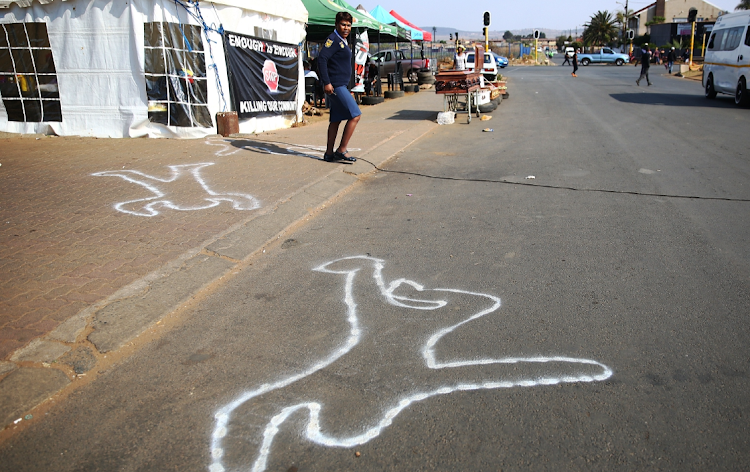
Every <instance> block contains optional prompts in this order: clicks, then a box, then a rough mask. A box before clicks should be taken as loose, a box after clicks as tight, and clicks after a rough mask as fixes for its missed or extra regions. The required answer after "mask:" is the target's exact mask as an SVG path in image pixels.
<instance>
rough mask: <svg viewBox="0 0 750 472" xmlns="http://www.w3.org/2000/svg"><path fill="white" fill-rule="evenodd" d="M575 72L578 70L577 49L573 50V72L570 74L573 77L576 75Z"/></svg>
mask: <svg viewBox="0 0 750 472" xmlns="http://www.w3.org/2000/svg"><path fill="white" fill-rule="evenodd" d="M576 72H578V49H576V50H575V52H573V73H572V74H570V75H572V76H573V77H578V76H577V75H576Z"/></svg>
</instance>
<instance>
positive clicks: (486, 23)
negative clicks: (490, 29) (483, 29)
mask: <svg viewBox="0 0 750 472" xmlns="http://www.w3.org/2000/svg"><path fill="white" fill-rule="evenodd" d="M484 26H490V12H488V11H486V12H484Z"/></svg>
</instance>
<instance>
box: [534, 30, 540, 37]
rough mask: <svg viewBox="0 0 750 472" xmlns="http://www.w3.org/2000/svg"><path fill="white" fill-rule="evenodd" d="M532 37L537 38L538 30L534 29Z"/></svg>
mask: <svg viewBox="0 0 750 472" xmlns="http://www.w3.org/2000/svg"><path fill="white" fill-rule="evenodd" d="M534 39H539V30H534Z"/></svg>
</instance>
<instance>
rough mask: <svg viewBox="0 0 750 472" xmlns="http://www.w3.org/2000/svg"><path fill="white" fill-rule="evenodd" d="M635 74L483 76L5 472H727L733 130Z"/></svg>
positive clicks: (734, 353)
mask: <svg viewBox="0 0 750 472" xmlns="http://www.w3.org/2000/svg"><path fill="white" fill-rule="evenodd" d="M637 72H638V69H637V68H633V67H632V66H631V67H628V66H623V67H599V66H590V67H587V68H581V69H580V70H579V74H578V75H579V77H578V78H572V77H570V75H569V74H570V68H567V67H546V68H542V67H538V68H515V69H514V68H509V69H506V70H505V71H504V74H506V75H508V76H509V77H510V78H511V79H510V80H511V82H510V83H511V88H510V93H511V96H512V98H511V99H510V100H507V101H506V102H505V103H503V104H502V105H501V106H500V108H499V109H498V110H496V111H495V112H493V113H491V115H493V119H492V120H490V121H487V122H480V121H477V120H473V121H472V123H471V124H468V125H467V124H465V115H459V121H458V122H457V123H456V124H454V125H451V126H442V127H439V128H437V129H436V131H435V132H433V133H432V134H430V135H427V136H426V137H424V138H423V139H421V140H419V141H418V142H416V143H415V144H413V145H412V146H411V147H409V148H407V150H406V151H405V152H403V153H402V154H401V155H400V156H399V157H398V158H397V159H396V160H394V161H392V162H391V163H389V164H388V166H387V167H386V169H385V171H383V172H378V173H377V174H375V175H374V176H373V177H372V178H370V179H367V180H365V181H363V182H361V183H360V184H358V185H356V186H355V187H354V188H353V189H352V190H351V191H349V192H348V193H347V194H346V195H344V196H341V197H339V198H338V199H337V200H336V201H334V202H332V203H331V204H330V205H329V206H328V208H326V209H325V210H324V211H323V212H321V213H320V214H318V215H317V216H316V217H314V218H311V219H310V220H309V221H308V222H307V223H306V224H304V225H302V226H300V227H299V228H298V229H297V230H296V231H295V232H294V233H293V234H291V235H289V236H287V238H286V240H279V243H278V244H277V245H275V246H273V247H270V248H268V249H267V251H266V252H265V253H264V254H263V255H261V256H259V257H258V258H256V259H254V260H252V261H249V263H248V264H247V265H246V266H245V268H244V269H243V270H242V271H240V272H238V273H237V274H235V275H234V276H233V277H231V278H229V279H228V280H227V281H226V282H224V283H223V284H222V285H221V286H220V287H217V288H216V290H215V292H214V293H212V294H210V295H209V296H207V297H205V298H203V299H202V300H199V301H198V302H197V303H196V304H194V305H193V306H190V307H188V308H186V309H185V310H183V312H182V313H180V314H179V316H177V317H175V319H174V320H172V321H171V322H170V323H169V326H168V327H167V328H165V329H163V330H162V331H161V332H159V333H156V334H154V335H153V339H151V340H150V341H149V342H148V343H146V344H145V345H144V346H143V347H141V348H140V349H138V350H137V352H135V353H134V354H133V355H132V356H130V357H128V358H126V359H124V360H122V361H121V362H119V363H117V364H115V365H113V366H112V367H111V368H110V369H108V370H107V371H106V372H104V373H102V374H101V375H100V376H99V377H98V378H97V379H96V380H95V381H94V382H92V383H90V384H89V385H87V386H85V387H83V388H81V389H79V390H77V391H76V392H75V393H74V394H72V395H71V396H70V397H68V398H67V399H65V400H64V401H62V402H60V404H58V405H55V406H52V407H51V408H49V410H48V411H47V413H46V416H45V417H44V418H43V419H41V420H39V421H37V422H35V423H34V424H32V425H30V426H29V427H27V428H26V429H24V430H23V431H22V432H20V433H19V434H16V435H14V436H13V437H11V438H10V439H8V440H7V441H5V442H4V443H3V444H2V445H0V464H3V470H14V471H16V470H18V471H21V470H34V471H46V470H60V471H63V470H123V471H135V470H212V471H219V470H223V469H225V470H253V468H254V469H255V470H263V469H266V470H284V471H285V470H289V471H292V470H299V471H305V470H310V471H312V470H315V471H318V470H326V471H328V470H355V469H356V470H373V471H374V470H493V471H494V470H743V469H747V468H748V467H750V444H749V443H750V434H749V433H750V431H748V418H749V417H750V401H749V400H750V395H749V394H748V390H749V388H750V357H749V356H748V339H750V332H749V331H750V330H749V329H748V322H747V321H748V320H747V317H748V313H750V298H749V297H748V288H750V287H749V281H750V278H749V277H748V275H749V274H750V252H749V251H750V249H749V248H750V244H749V241H748V234H749V232H748V230H749V229H750V228H749V221H750V219H749V218H748V216H749V215H750V211H749V210H750V186H748V177H749V176H750V165H749V158H748V154H747V153H748V152H747V138H746V132H747V129H748V118H749V117H750V115H748V111H747V110H741V109H737V108H735V106H734V104H733V102H732V100H731V99H730V98H728V97H726V98H721V97H720V98H719V99H717V100H716V101H707V100H706V99H704V98H703V96H702V90H701V87H700V84H699V83H697V82H691V81H686V80H680V79H676V78H670V77H662V76H659V74H658V73H659V72H660V70H659V69H658V68H654V74H653V76H652V81H653V83H654V85H653V86H652V87H640V88H639V87H637V86H636V85H635V83H634V81H635V79H636V78H637V75H638V74H637ZM439 107H440V101H439V99H438V98H437V97H436V109H438V108H439ZM395 118H398V119H433V118H434V116H427V115H426V114H425V116H421V115H420V114H416V113H401V114H399V116H398V117H395ZM398 119H394V126H398ZM485 127H489V128H493V129H494V131H493V132H482V128H485ZM354 141H356V135H355V139H354ZM354 141H353V144H355V143H354ZM530 176H534V178H533V179H532V178H529V177H530Z"/></svg>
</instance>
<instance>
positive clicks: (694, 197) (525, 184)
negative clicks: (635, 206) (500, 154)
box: [357, 157, 750, 202]
mask: <svg viewBox="0 0 750 472" xmlns="http://www.w3.org/2000/svg"><path fill="white" fill-rule="evenodd" d="M357 159H358V160H360V161H364V162H367V163H368V164H370V165H371V166H373V167H374V168H375V169H377V170H379V171H380V172H389V173H391V174H404V175H414V176H417V177H425V178H427V179H436V180H453V181H457V182H483V183H493V184H508V185H518V186H523V187H539V188H549V189H556V190H571V191H574V192H597V193H615V194H622V195H637V196H641V197H663V198H684V199H690V200H722V201H725V202H750V198H730V197H701V196H697V195H671V194H666V193H648V192H634V191H630V190H607V189H597V188H578V187H566V186H563V185H547V184H537V183H531V182H512V181H510V180H495V179H471V178H465V177H445V176H440V175H428V174H421V173H419V172H408V171H403V170H389V169H382V168H380V167H378V166H376V165H375V164H373V163H372V162H370V161H368V160H367V159H363V158H361V157H358V158H357Z"/></svg>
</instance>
